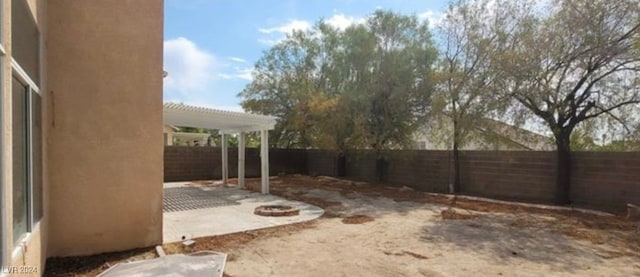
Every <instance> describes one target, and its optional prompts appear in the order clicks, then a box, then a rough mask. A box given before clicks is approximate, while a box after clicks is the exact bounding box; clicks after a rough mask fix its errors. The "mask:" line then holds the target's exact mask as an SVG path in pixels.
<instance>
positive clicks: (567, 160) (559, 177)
mask: <svg viewBox="0 0 640 277" xmlns="http://www.w3.org/2000/svg"><path fill="white" fill-rule="evenodd" d="M569 137H570V134H565V133H564V132H563V134H560V135H559V136H556V147H557V159H558V160H557V162H558V164H557V167H556V171H557V172H556V194H555V199H554V201H555V203H556V204H557V205H567V204H570V203H571V198H570V192H571V146H570V144H569Z"/></svg>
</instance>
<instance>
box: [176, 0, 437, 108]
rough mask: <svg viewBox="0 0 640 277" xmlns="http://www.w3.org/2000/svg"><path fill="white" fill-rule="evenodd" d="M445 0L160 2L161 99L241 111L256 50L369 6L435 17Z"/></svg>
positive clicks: (357, 18)
mask: <svg viewBox="0 0 640 277" xmlns="http://www.w3.org/2000/svg"><path fill="white" fill-rule="evenodd" d="M447 2H448V1H447V0H437V1H425V0H422V1H420V0H369V1H366V0H324V1H321V0H306V1H305V0H252V1H249V0H236V1H233V0H165V26H164V28H165V29H164V37H165V38H164V68H165V70H166V71H167V72H168V73H169V75H168V76H167V77H166V78H165V79H164V100H165V101H172V102H183V103H185V104H192V105H200V106H208V107H215V108H221V109H227V110H237V111H241V108H240V105H239V103H240V101H241V100H242V99H240V98H238V97H237V96H236V95H237V94H238V92H240V91H241V90H242V89H243V88H244V87H245V85H246V84H248V83H249V82H251V69H252V68H253V64H254V63H255V62H256V61H257V60H258V59H259V58H260V57H261V56H262V53H263V51H265V50H267V49H269V47H270V46H271V45H273V44H274V43H276V42H277V41H278V40H280V39H282V38H283V37H284V36H285V35H286V34H287V33H289V32H291V31H292V30H293V29H305V28H309V27H311V26H312V25H313V24H314V23H315V22H317V21H318V20H320V19H324V20H325V21H327V22H328V23H330V24H333V25H334V26H337V27H339V28H344V27H345V26H348V25H349V24H352V23H353V22H361V21H362V20H364V18H365V17H366V16H367V15H370V14H371V13H373V12H374V11H375V10H376V9H386V10H392V11H395V12H400V13H403V14H415V15H416V16H418V18H420V19H421V20H429V21H430V22H432V23H433V22H435V23H437V21H438V19H439V18H440V17H441V15H442V12H443V11H445V9H446V6H447Z"/></svg>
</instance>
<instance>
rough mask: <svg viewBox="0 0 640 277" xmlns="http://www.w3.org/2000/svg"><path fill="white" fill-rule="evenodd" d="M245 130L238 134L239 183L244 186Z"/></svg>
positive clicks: (241, 186)
mask: <svg viewBox="0 0 640 277" xmlns="http://www.w3.org/2000/svg"><path fill="white" fill-rule="evenodd" d="M244 147H245V143H244V132H240V133H239V134H238V185H239V186H240V188H244Z"/></svg>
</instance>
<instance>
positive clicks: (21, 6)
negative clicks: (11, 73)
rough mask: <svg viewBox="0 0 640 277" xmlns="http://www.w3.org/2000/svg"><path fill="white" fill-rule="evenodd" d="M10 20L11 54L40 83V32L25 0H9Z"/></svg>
mask: <svg viewBox="0 0 640 277" xmlns="http://www.w3.org/2000/svg"><path fill="white" fill-rule="evenodd" d="M11 20H12V22H11V49H12V53H11V56H12V57H13V59H14V60H15V61H16V62H17V63H18V64H20V67H21V68H22V69H23V70H24V72H25V73H26V74H27V75H29V77H30V78H31V80H33V82H34V83H35V84H36V85H40V74H39V73H40V32H39V31H38V25H37V24H36V21H35V18H34V17H33V15H32V13H31V9H29V5H28V4H27V1H25V0H12V1H11Z"/></svg>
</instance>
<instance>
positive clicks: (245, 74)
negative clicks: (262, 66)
mask: <svg viewBox="0 0 640 277" xmlns="http://www.w3.org/2000/svg"><path fill="white" fill-rule="evenodd" d="M236 72H237V74H236V75H235V77H237V78H240V79H244V80H247V81H252V80H253V77H252V76H251V72H253V68H236Z"/></svg>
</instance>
